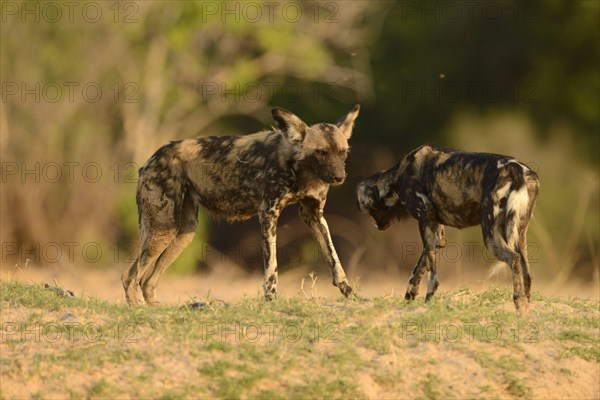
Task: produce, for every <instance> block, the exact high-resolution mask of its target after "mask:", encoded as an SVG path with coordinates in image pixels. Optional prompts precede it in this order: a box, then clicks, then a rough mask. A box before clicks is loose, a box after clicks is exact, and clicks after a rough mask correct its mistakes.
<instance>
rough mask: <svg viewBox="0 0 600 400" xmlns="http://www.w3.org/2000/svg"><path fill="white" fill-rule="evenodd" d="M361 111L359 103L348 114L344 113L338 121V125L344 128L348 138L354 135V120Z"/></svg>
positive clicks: (343, 130)
mask: <svg viewBox="0 0 600 400" xmlns="http://www.w3.org/2000/svg"><path fill="white" fill-rule="evenodd" d="M359 111H360V105H359V104H357V105H355V106H354V108H353V109H352V110H351V111H350V112H349V113H348V114H346V115H344V116H343V117H342V118H340V120H339V121H338V122H337V123H336V125H337V127H338V128H340V129H341V130H342V132H343V133H344V136H346V139H350V136H352V128H353V127H354V121H355V120H356V117H358V112H359Z"/></svg>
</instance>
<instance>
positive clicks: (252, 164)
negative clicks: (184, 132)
mask: <svg viewBox="0 0 600 400" xmlns="http://www.w3.org/2000/svg"><path fill="white" fill-rule="evenodd" d="M358 111H359V106H358V105H357V106H355V107H354V108H353V109H352V111H350V112H349V113H348V114H347V115H345V116H344V117H342V118H341V119H340V120H339V121H338V122H337V123H336V124H326V123H320V124H315V125H311V126H309V125H307V124H306V123H304V122H303V121H302V120H301V119H300V118H298V117H297V116H295V115H294V114H292V113H291V112H289V111H286V110H283V109H281V108H274V109H273V110H272V114H273V119H274V120H275V124H276V128H273V129H270V130H266V131H263V132H259V133H255V134H252V135H247V136H209V137H199V138H196V139H186V140H179V141H175V142H170V143H168V144H166V145H164V146H163V147H161V148H160V149H158V150H157V151H156V153H154V155H153V156H152V157H150V159H149V160H148V161H147V162H146V164H144V166H143V167H142V168H140V171H139V182H138V189H137V205H138V215H139V224H140V233H141V238H140V254H139V257H138V258H137V259H136V260H135V262H134V263H133V265H132V266H131V268H130V269H129V270H127V271H125V272H124V273H123V276H122V281H123V286H124V288H125V295H126V297H127V302H129V303H130V304H137V303H138V302H139V301H138V297H137V288H138V286H140V287H141V289H142V294H143V296H144V299H145V300H146V304H149V305H153V304H156V303H157V301H156V298H155V289H156V285H157V284H158V280H159V279H160V276H161V275H162V273H163V272H164V271H165V269H167V267H169V265H171V263H173V261H175V259H176V258H177V257H178V256H179V254H181V252H182V251H183V250H184V249H185V248H186V247H187V246H188V245H189V244H190V242H191V241H192V239H193V237H194V233H195V231H196V226H197V225H198V208H199V207H204V208H205V209H207V210H208V211H209V212H211V213H212V214H213V215H215V216H217V217H220V218H224V219H227V220H229V221H241V220H245V219H248V218H250V217H251V216H253V215H257V214H258V219H259V221H260V224H261V233H262V245H263V246H262V247H263V260H264V268H265V270H264V273H265V281H264V291H265V297H266V298H267V299H272V298H273V297H274V296H275V295H276V294H277V257H276V255H275V247H276V227H277V219H278V217H279V214H280V213H281V210H282V209H283V208H284V207H286V206H288V205H290V204H294V203H296V202H299V203H300V217H301V219H302V220H303V221H304V222H305V223H306V225H308V227H309V229H310V231H311V232H312V234H313V236H314V238H315V240H316V241H317V243H318V244H319V245H320V247H321V250H322V252H323V254H324V256H325V260H326V261H327V263H328V264H329V267H330V268H331V272H332V275H333V284H334V285H335V286H337V287H338V288H339V289H340V291H341V292H342V294H343V295H345V296H349V295H350V294H351V293H352V287H350V285H349V284H348V280H347V278H346V274H345V273H344V270H343V268H342V265H341V263H340V260H339V258H338V256H337V254H336V251H335V248H334V247H333V241H332V240H331V235H330V233H329V228H328V226H327V222H326V221H325V218H324V217H323V209H324V207H325V201H326V199H327V192H328V191H329V187H330V186H336V185H341V184H342V183H343V182H344V180H345V178H346V171H345V162H346V158H347V156H348V150H349V146H348V139H350V136H351V135H352V128H353V126H354V120H355V119H356V117H357V116H358Z"/></svg>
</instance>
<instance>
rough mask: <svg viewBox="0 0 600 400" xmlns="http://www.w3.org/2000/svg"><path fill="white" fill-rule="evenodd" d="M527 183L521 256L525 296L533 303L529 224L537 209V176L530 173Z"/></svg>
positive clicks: (520, 247)
mask: <svg viewBox="0 0 600 400" xmlns="http://www.w3.org/2000/svg"><path fill="white" fill-rule="evenodd" d="M525 182H526V185H527V197H528V198H529V201H528V204H527V212H526V213H525V215H524V216H523V217H522V219H521V223H520V225H519V247H518V250H519V255H520V256H521V267H522V269H523V284H524V286H525V296H527V300H528V301H529V302H530V303H531V280H532V278H531V268H530V267H529V260H528V259H527V228H528V227H529V222H530V221H531V218H532V217H533V210H534V209H535V201H536V199H537V196H538V191H539V181H538V178H537V175H534V174H532V173H529V175H526V178H525Z"/></svg>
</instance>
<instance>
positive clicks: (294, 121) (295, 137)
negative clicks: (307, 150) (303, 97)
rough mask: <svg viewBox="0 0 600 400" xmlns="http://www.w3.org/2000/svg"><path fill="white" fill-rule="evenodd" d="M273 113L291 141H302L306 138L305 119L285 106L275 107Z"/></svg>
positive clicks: (279, 126) (278, 125)
mask: <svg viewBox="0 0 600 400" xmlns="http://www.w3.org/2000/svg"><path fill="white" fill-rule="evenodd" d="M271 114H272V115H273V120H275V125H276V126H277V128H278V129H281V131H282V132H283V134H284V135H286V136H287V138H288V139H289V140H290V141H291V142H301V141H302V139H304V135H305V134H306V128H307V125H306V124H305V123H304V121H302V120H301V119H300V118H298V117H297V116H296V115H294V114H293V113H291V112H289V111H288V110H284V109H283V108H278V107H275V108H273V109H272V110H271Z"/></svg>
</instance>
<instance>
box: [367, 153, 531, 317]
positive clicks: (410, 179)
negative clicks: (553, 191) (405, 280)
mask: <svg viewBox="0 0 600 400" xmlns="http://www.w3.org/2000/svg"><path fill="white" fill-rule="evenodd" d="M538 190H539V180H538V176H537V174H536V173H535V172H534V171H532V170H531V169H530V168H529V167H528V166H527V165H525V164H523V163H521V162H519V161H517V160H515V159H514V158H512V157H509V156H503V155H498V154H489V153H469V152H462V151H456V150H451V149H441V148H435V147H432V146H428V145H424V146H421V147H419V148H417V149H415V150H413V151H412V152H410V153H409V154H408V155H406V156H405V157H404V158H403V159H402V160H401V161H400V162H399V163H398V164H397V165H396V166H394V167H392V168H390V169H388V170H386V171H383V172H379V173H377V174H375V175H373V176H371V177H370V178H368V179H367V180H365V181H363V182H361V183H360V184H359V186H358V193H357V194H358V204H359V208H360V209H361V210H362V211H363V212H367V213H368V214H370V215H371V217H373V219H374V220H375V223H376V224H377V227H378V228H379V229H380V230H384V229H387V228H388V227H389V226H390V224H391V223H392V222H393V221H394V220H397V219H403V218H406V217H413V218H415V219H416V220H417V221H418V223H419V230H420V233H421V239H422V241H423V253H422V255H421V257H420V259H419V261H418V262H417V265H416V267H415V268H414V271H413V273H412V276H411V277H410V280H409V285H408V290H407V291H406V298H407V299H414V298H415V296H416V295H417V294H418V290H419V283H420V281H421V277H422V275H423V274H424V272H425V271H426V270H427V271H428V272H429V279H428V285H427V296H426V300H429V299H430V298H431V296H433V294H434V293H435V291H436V289H437V287H438V285H439V282H438V279H437V271H436V265H435V254H436V251H437V249H438V248H441V247H444V246H445V245H446V239H445V237H444V226H445V225H447V226H452V227H456V228H465V227H469V226H474V225H481V227H482V231H483V238H484V240H485V243H486V245H487V246H488V248H489V249H490V250H491V251H493V253H494V254H495V255H496V257H497V258H498V259H499V260H501V261H504V262H505V263H507V264H508V265H509V266H510V267H511V270H512V272H513V283H514V302H515V306H516V307H517V309H524V308H526V305H527V302H528V301H529V300H530V287H531V273H530V268H529V263H528V261H527V240H526V233H527V227H528V225H529V221H530V219H531V217H532V214H533V209H534V207H535V202H536V198H537V195H538Z"/></svg>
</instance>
